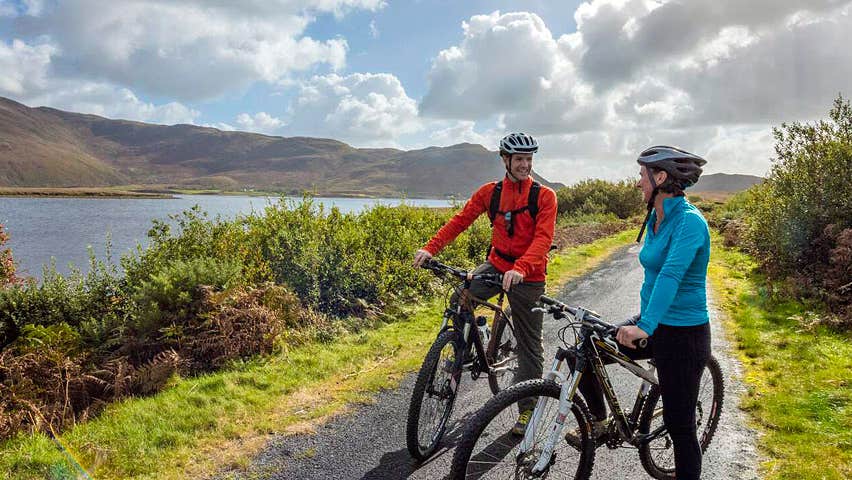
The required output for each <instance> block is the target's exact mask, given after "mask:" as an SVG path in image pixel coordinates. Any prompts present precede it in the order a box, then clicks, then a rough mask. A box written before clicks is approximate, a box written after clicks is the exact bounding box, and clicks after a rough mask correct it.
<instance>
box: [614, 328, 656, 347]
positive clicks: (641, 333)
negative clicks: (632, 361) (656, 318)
mask: <svg viewBox="0 0 852 480" xmlns="http://www.w3.org/2000/svg"><path fill="white" fill-rule="evenodd" d="M643 338H648V334H647V333H645V330H642V329H641V328H639V327H637V326H634V325H625V326H623V327H619V328H618V332H616V334H615V340H616V341H618V343H620V344H622V345H624V346H625V347H627V348H636V345H634V344H633V342H635V341H636V340H640V339H643Z"/></svg>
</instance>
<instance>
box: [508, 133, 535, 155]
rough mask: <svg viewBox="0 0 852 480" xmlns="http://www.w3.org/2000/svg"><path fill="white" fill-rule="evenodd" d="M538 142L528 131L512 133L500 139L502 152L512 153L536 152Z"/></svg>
mask: <svg viewBox="0 0 852 480" xmlns="http://www.w3.org/2000/svg"><path fill="white" fill-rule="evenodd" d="M537 151H538V142H536V141H535V139H534V138H533V137H532V136H530V135H527V134H526V133H510V134H508V135H506V136H505V137H503V139H502V140H500V152H501V153H508V154H509V155H512V154H514V153H535V152H537Z"/></svg>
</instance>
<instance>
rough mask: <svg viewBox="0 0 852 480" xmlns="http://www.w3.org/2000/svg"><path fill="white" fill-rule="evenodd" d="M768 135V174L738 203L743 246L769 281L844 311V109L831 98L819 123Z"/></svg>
mask: <svg viewBox="0 0 852 480" xmlns="http://www.w3.org/2000/svg"><path fill="white" fill-rule="evenodd" d="M773 133H774V135H775V140H776V145H775V153H776V156H777V158H776V159H775V160H774V162H773V166H772V171H771V172H770V175H769V177H768V178H767V180H766V182H765V183H764V184H762V185H758V186H755V187H752V189H750V191H749V192H748V193H747V194H744V195H743V197H742V198H741V200H742V201H743V204H742V213H743V219H744V220H745V223H746V227H745V230H744V243H745V246H746V248H748V250H749V251H750V253H752V254H753V255H754V256H755V257H756V258H757V259H758V260H759V261H760V263H761V265H762V266H763V268H764V269H765V270H766V271H767V272H768V273H769V274H770V275H773V276H775V277H784V276H794V277H796V278H798V279H801V280H802V282H801V283H802V284H803V285H806V286H808V289H809V290H810V294H813V295H816V296H817V297H820V298H823V299H827V300H829V301H830V302H832V304H833V305H835V306H841V307H842V306H844V305H845V306H846V307H847V308H848V305H849V304H850V302H852V292H850V291H849V290H852V289H846V290H844V289H843V287H844V285H845V284H847V283H848V282H849V281H850V274H852V272H850V268H849V266H848V264H847V263H845V262H846V260H845V258H846V257H845V256H844V255H845V254H844V253H843V252H844V251H845V250H844V249H845V248H846V247H845V243H846V241H847V240H846V239H847V234H846V233H844V232H846V231H847V230H848V229H850V228H852V213H850V212H852V181H850V172H852V107H850V104H849V101H847V100H844V99H843V97H838V98H837V100H836V101H835V102H834V107H833V108H832V109H831V111H830V112H829V119H828V120H827V121H826V120H820V121H818V122H815V123H812V124H802V123H798V122H794V123H792V124H782V126H781V127H780V128H776V129H774V130H773ZM844 292H845V293H844Z"/></svg>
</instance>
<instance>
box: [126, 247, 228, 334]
mask: <svg viewBox="0 0 852 480" xmlns="http://www.w3.org/2000/svg"><path fill="white" fill-rule="evenodd" d="M240 270H241V266H240V265H239V264H238V263H236V262H234V261H227V260H218V259H215V258H210V257H199V258H194V259H191V260H187V261H184V260H178V261H176V262H175V263H173V264H171V265H169V266H168V267H166V268H165V269H163V270H162V271H161V272H158V273H155V274H153V275H151V276H150V277H149V278H148V279H147V280H144V281H143V282H142V283H141V284H140V285H138V286H137V287H136V289H135V291H134V292H133V300H134V303H135V304H136V308H137V310H136V312H135V315H134V316H133V319H132V322H131V324H130V328H131V329H132V330H133V334H134V336H136V337H137V339H140V340H143V341H144V340H146V339H150V340H151V341H163V340H167V341H169V342H170V343H172V342H174V343H177V344H180V343H181V342H182V341H183V340H184V334H183V326H184V325H185V324H187V323H188V322H189V321H191V320H192V319H193V318H195V316H196V315H198V313H199V311H200V302H201V299H202V298H203V292H202V290H201V289H200V287H201V286H210V287H213V288H214V289H215V290H224V289H226V288H229V287H233V286H236V285H238V284H239V282H240V280H241V279H240Z"/></svg>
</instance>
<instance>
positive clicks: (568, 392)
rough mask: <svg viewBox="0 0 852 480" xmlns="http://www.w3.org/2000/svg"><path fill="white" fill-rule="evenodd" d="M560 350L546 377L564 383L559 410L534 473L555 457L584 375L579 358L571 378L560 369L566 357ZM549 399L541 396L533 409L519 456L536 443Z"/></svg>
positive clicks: (540, 470) (560, 394)
mask: <svg viewBox="0 0 852 480" xmlns="http://www.w3.org/2000/svg"><path fill="white" fill-rule="evenodd" d="M559 350H560V351H559V352H557V354H556V358H555V359H554V360H553V365H552V366H551V368H550V371H549V372H548V373H547V374H546V375H545V377H544V378H545V379H546V380H552V381H556V382H558V383H559V384H561V385H562V387H561V389H560V391H559V411H558V413H557V415H556V419H555V421H554V422H553V424H552V425H551V426H550V433H549V434H548V436H547V440H546V441H545V443H544V446H543V447H542V450H541V455H540V456H539V458H538V461H537V462H536V464H535V465H534V466H533V468H532V470H531V473H533V474H537V473H542V472H544V471H545V470H546V469H547V468H548V467H549V466H550V463H551V461H552V459H553V451H554V450H555V449H556V445H558V442H559V441H560V439H561V438H562V430H563V429H564V428H565V419H566V418H568V415H570V414H571V407H572V406H573V404H574V402H573V398H574V394H575V393H576V392H577V387H578V386H579V384H580V377H581V376H582V371H583V369H582V367H583V365H581V364H580V362H582V360H580V359H578V362H577V363H578V364H577V365H576V366H577V367H578V368H575V369H574V371H573V373H572V374H571V378H570V380H569V379H568V378H567V377H566V375H565V374H563V373H562V372H560V371H559V368H560V367H561V366H562V361H563V357H564V355H560V353H561V352H562V349H561V348H560V349H559ZM548 400H549V399H548V398H547V397H544V396H542V397H539V399H538V403H536V406H535V410H534V411H533V415H532V418H531V419H530V422H529V424H527V430H526V432H525V433H524V439H523V441H522V442H521V447H520V449H519V452H518V458H520V457H522V456H523V455H525V454H527V453H529V452H530V451H531V450H532V448H533V445H534V443H535V435H536V428H537V426H538V422H539V421H540V420H541V416H542V415H544V407H545V404H546V403H547V402H548Z"/></svg>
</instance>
